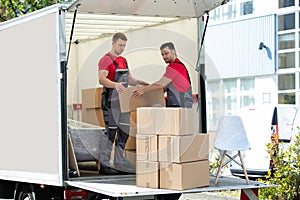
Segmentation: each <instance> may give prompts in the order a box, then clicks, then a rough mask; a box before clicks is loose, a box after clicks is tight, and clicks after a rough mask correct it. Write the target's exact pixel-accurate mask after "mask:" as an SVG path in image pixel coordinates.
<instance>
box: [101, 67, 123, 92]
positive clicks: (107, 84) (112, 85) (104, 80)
mask: <svg viewBox="0 0 300 200" xmlns="http://www.w3.org/2000/svg"><path fill="white" fill-rule="evenodd" d="M107 75H108V71H107V70H99V71H98V79H99V83H100V84H101V85H103V86H104V87H106V88H115V89H116V90H117V91H118V92H121V91H125V90H126V88H125V87H124V86H123V84H126V83H125V82H114V81H111V80H109V79H108V78H107Z"/></svg>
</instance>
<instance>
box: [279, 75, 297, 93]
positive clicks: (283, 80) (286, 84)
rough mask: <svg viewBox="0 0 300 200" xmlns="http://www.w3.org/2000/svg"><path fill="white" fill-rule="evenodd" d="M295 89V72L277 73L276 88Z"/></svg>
mask: <svg viewBox="0 0 300 200" xmlns="http://www.w3.org/2000/svg"><path fill="white" fill-rule="evenodd" d="M291 89H295V74H279V75H278V90H291Z"/></svg>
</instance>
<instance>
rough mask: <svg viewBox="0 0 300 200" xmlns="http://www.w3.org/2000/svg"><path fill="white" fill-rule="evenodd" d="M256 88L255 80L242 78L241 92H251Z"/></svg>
mask: <svg viewBox="0 0 300 200" xmlns="http://www.w3.org/2000/svg"><path fill="white" fill-rule="evenodd" d="M254 88H255V80H254V78H241V84H240V90H241V91H250V90H254Z"/></svg>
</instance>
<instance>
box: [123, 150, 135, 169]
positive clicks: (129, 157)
mask: <svg viewBox="0 0 300 200" xmlns="http://www.w3.org/2000/svg"><path fill="white" fill-rule="evenodd" d="M125 158H127V160H128V161H129V162H130V164H131V166H132V167H133V168H134V169H136V151H135V150H125Z"/></svg>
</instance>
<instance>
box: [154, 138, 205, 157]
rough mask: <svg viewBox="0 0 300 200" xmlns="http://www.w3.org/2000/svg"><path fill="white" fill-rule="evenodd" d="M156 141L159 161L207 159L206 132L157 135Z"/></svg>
mask: <svg viewBox="0 0 300 200" xmlns="http://www.w3.org/2000/svg"><path fill="white" fill-rule="evenodd" d="M158 143H159V145H158V146H159V147H158V161H159V162H176V163H182V162H192V161H199V160H207V159H208V154H209V135H208V134H195V135H184V136H159V137H158Z"/></svg>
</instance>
